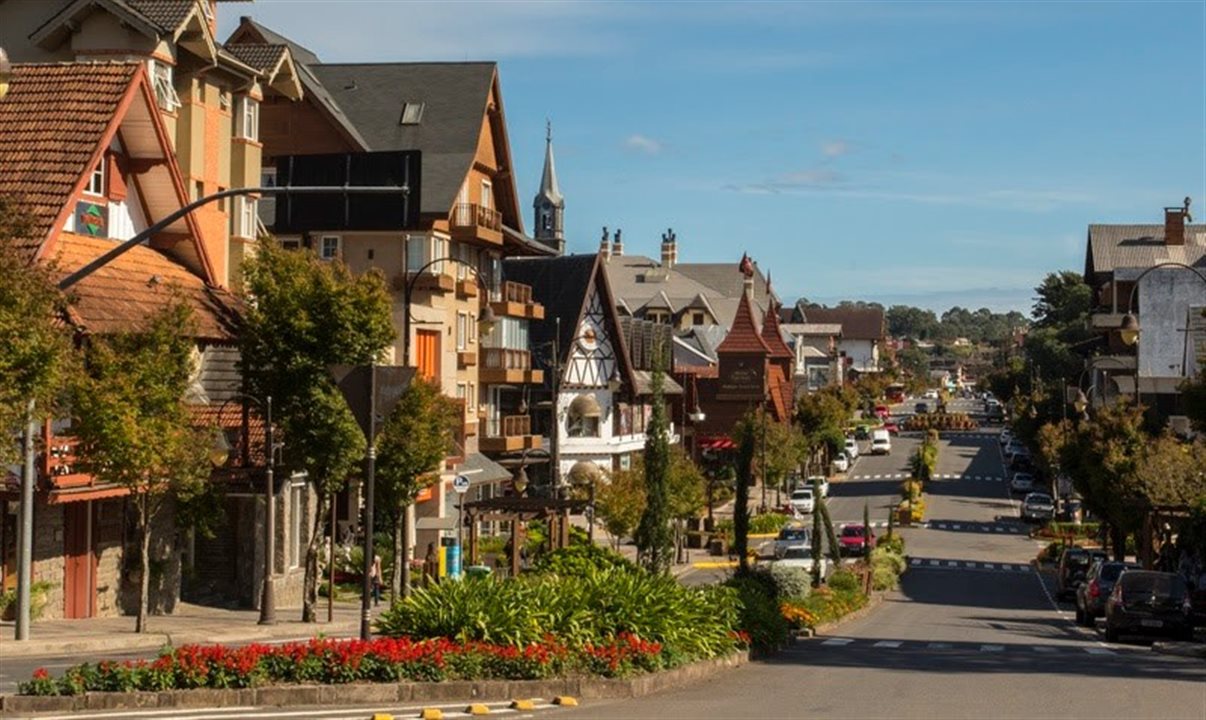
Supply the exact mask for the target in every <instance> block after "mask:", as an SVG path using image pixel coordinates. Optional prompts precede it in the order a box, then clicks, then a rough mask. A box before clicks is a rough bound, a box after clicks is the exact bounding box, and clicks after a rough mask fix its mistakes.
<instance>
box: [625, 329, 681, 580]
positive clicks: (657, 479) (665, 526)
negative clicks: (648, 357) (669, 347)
mask: <svg viewBox="0 0 1206 720" xmlns="http://www.w3.org/2000/svg"><path fill="white" fill-rule="evenodd" d="M663 353H664V349H663V348H661V347H659V348H658V350H657V352H656V353H655V360H654V366H653V373H652V377H651V385H652V386H653V408H652V413H651V414H650V417H649V425H648V427H646V428H645V512H644V513H642V514H641V522H640V525H638V526H637V531H636V537H635V538H634V539H635V540H636V545H637V557H638V558H639V559H640V562H641V564H642V565H643V566H644V567H645V568H646V569H647V570H649V571H650V572H653V573H665V572H667V571H669V569H670V561H671V559H672V558H673V555H672V554H671V553H672V552H673V545H674V536H673V532H672V530H671V528H670V501H669V497H668V492H667V486H668V485H669V479H670V438H669V423H668V422H667V420H666V402H665V395H664V393H663V387H662V385H663V383H664V380H665V372H664V370H663V365H664V359H663Z"/></svg>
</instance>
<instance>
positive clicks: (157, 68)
mask: <svg viewBox="0 0 1206 720" xmlns="http://www.w3.org/2000/svg"><path fill="white" fill-rule="evenodd" d="M147 64H148V65H150V69H151V84H152V85H153V86H154V87H155V99H156V100H157V101H158V103H159V108H160V109H161V110H166V111H167V112H176V110H178V109H179V108H180V96H179V95H177V94H176V86H175V85H173V84H172V66H171V65H167V64H165V63H162V62H157V61H155V60H148V61H147Z"/></svg>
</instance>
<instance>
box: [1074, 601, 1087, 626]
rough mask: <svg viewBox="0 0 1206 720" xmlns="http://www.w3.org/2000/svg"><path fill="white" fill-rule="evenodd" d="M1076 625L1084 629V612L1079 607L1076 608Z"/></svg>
mask: <svg viewBox="0 0 1206 720" xmlns="http://www.w3.org/2000/svg"><path fill="white" fill-rule="evenodd" d="M1076 624H1077V625H1080V626H1081V627H1084V626H1085V625H1086V624H1087V623H1086V622H1085V611H1084V610H1081V609H1080V606H1079V605H1077V606H1076Z"/></svg>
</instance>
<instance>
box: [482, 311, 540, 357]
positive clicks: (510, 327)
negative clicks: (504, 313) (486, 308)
mask: <svg viewBox="0 0 1206 720" xmlns="http://www.w3.org/2000/svg"><path fill="white" fill-rule="evenodd" d="M486 340H487V343H486V344H487V347H493V348H508V349H510V350H527V349H528V347H529V346H528V321H527V320H521V319H519V318H512V317H500V318H498V320H497V321H496V322H495V323H494V327H493V328H491V329H490V334H489V335H487V336H486Z"/></svg>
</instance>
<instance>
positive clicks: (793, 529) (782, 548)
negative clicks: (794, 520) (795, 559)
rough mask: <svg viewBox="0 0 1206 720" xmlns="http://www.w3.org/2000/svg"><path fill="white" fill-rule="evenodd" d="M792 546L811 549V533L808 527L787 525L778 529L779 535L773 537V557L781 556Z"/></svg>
mask: <svg viewBox="0 0 1206 720" xmlns="http://www.w3.org/2000/svg"><path fill="white" fill-rule="evenodd" d="M792 548H805V549H807V550H809V551H811V550H812V534H811V533H809V532H808V528H805V527H799V526H796V525H789V526H788V527H785V528H783V529H782V530H780V531H779V537H777V538H775V557H777V558H781V557H783V555H784V554H786V553H787V551H788V550H790V549H792Z"/></svg>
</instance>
